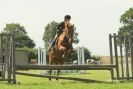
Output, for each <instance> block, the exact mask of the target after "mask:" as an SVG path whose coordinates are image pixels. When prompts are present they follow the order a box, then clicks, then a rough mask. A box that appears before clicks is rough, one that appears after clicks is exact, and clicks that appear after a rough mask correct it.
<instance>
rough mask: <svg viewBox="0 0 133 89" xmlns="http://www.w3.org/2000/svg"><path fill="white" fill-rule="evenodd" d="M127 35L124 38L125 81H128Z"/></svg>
mask: <svg viewBox="0 0 133 89" xmlns="http://www.w3.org/2000/svg"><path fill="white" fill-rule="evenodd" d="M127 40H128V39H127V35H125V37H124V43H125V59H126V77H127V80H129V66H128V44H127Z"/></svg>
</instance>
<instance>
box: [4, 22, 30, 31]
mask: <svg viewBox="0 0 133 89" xmlns="http://www.w3.org/2000/svg"><path fill="white" fill-rule="evenodd" d="M11 30H17V34H27V32H26V30H25V28H24V26H21V25H20V24H19V23H11V24H6V27H5V28H4V31H5V32H10V31H11Z"/></svg>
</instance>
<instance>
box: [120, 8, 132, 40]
mask: <svg viewBox="0 0 133 89" xmlns="http://www.w3.org/2000/svg"><path fill="white" fill-rule="evenodd" d="M120 23H121V25H122V26H121V27H120V28H119V31H118V35H121V36H122V40H124V38H123V37H124V35H128V34H129V33H130V32H131V33H132V34H133V8H129V10H127V11H126V12H125V13H124V14H122V15H121V17H120Z"/></svg>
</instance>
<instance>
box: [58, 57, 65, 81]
mask: <svg viewBox="0 0 133 89" xmlns="http://www.w3.org/2000/svg"><path fill="white" fill-rule="evenodd" d="M60 62H61V65H63V64H64V58H63V59H62V60H61V61H60ZM59 73H60V70H57V76H59ZM56 80H57V81H58V80H59V79H58V78H56Z"/></svg>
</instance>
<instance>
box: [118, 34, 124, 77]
mask: <svg viewBox="0 0 133 89" xmlns="http://www.w3.org/2000/svg"><path fill="white" fill-rule="evenodd" d="M119 40H120V57H121V76H122V79H124V66H123V52H122V37H121V36H119Z"/></svg>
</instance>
